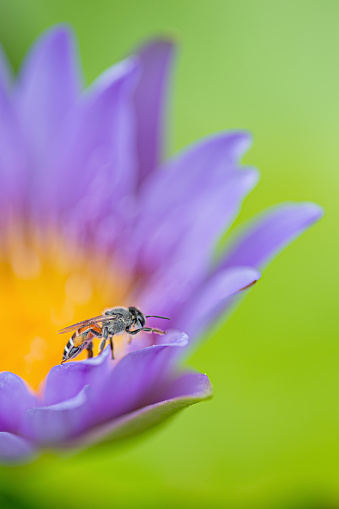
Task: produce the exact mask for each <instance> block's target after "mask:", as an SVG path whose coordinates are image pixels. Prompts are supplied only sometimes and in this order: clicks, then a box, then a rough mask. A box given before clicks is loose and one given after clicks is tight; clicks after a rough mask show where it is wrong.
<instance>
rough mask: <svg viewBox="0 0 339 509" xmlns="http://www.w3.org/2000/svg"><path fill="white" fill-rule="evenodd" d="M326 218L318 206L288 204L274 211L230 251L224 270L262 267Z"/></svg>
mask: <svg viewBox="0 0 339 509" xmlns="http://www.w3.org/2000/svg"><path fill="white" fill-rule="evenodd" d="M322 215H323V209H322V208H321V207H319V205H316V204H314V203H286V204H282V205H278V206H275V207H272V208H271V209H269V210H268V211H266V212H265V214H264V215H262V216H260V217H259V218H257V219H255V220H254V221H251V223H250V225H249V226H246V228H244V229H243V231H242V233H240V234H239V235H238V237H237V238H236V239H235V241H234V242H233V244H231V246H230V247H229V248H228V250H227V251H226V253H225V255H224V256H223V258H222V261H221V263H220V269H224V268H227V267H232V266H233V265H250V266H252V267H261V266H262V265H264V264H266V263H267V262H268V261H269V260H270V259H271V258H272V257H273V256H275V255H276V254H277V253H279V252H280V251H281V250H282V249H283V248H284V247H285V246H287V245H288V244H289V243H290V242H292V241H293V240H294V239H295V238H296V237H298V235H300V234H301V233H302V232H303V231H304V230H306V229H307V228H308V227H309V226H311V225H312V224H313V223H314V222H315V221H317V220H318V219H319V218H320V217H321V216H322Z"/></svg>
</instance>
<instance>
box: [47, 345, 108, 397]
mask: <svg viewBox="0 0 339 509" xmlns="http://www.w3.org/2000/svg"><path fill="white" fill-rule="evenodd" d="M110 357H111V354H110V350H109V349H108V348H106V349H105V351H104V352H103V353H102V354H101V355H98V356H97V357H94V358H93V359H88V360H84V361H81V362H78V361H75V362H67V363H66V364H62V365H59V366H54V368H52V369H51V371H50V372H49V373H48V375H47V378H46V381H45V384H44V388H43V390H42V394H43V403H44V406H49V405H55V404H57V403H61V402H62V401H65V400H68V399H72V398H74V397H75V396H77V394H78V393H79V392H80V391H81V390H82V389H83V388H84V387H85V386H86V385H90V386H91V387H95V388H97V387H98V386H99V385H100V384H101V383H102V381H103V380H104V378H105V376H106V375H107V373H108V371H109V369H110V361H111V359H110Z"/></svg>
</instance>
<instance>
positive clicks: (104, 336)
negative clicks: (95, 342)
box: [99, 327, 108, 354]
mask: <svg viewBox="0 0 339 509" xmlns="http://www.w3.org/2000/svg"><path fill="white" fill-rule="evenodd" d="M107 339H108V329H107V327H104V328H103V329H102V340H101V342H100V345H99V354H100V353H101V352H102V351H103V350H104V348H105V346H106V341H107Z"/></svg>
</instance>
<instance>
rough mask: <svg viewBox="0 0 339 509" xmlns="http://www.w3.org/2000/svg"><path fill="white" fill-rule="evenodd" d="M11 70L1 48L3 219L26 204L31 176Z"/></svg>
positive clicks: (0, 192)
mask: <svg viewBox="0 0 339 509" xmlns="http://www.w3.org/2000/svg"><path fill="white" fill-rule="evenodd" d="M9 74H10V71H9V69H8V66H7V62H6V58H5V55H4V54H3V53H2V49H1V47H0V181H1V186H0V213H1V214H0V221H1V223H2V227H3V229H4V230H5V229H6V228H7V227H8V225H6V219H9V217H10V216H11V214H15V213H18V212H19V208H20V207H22V208H23V207H24V200H25V197H24V195H25V190H26V188H27V178H28V164H29V161H28V151H27V149H26V143H25V141H24V138H23V133H22V130H21V127H20V123H19V121H18V118H17V113H16V111H15V109H14V107H13V101H12V98H11V96H10V90H9V89H10V77H9Z"/></svg>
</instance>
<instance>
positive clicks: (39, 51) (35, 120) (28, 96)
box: [16, 26, 81, 161]
mask: <svg viewBox="0 0 339 509" xmlns="http://www.w3.org/2000/svg"><path fill="white" fill-rule="evenodd" d="M78 60H79V59H78V56H77V54H76V51H75V48H74V40H73V34H72V32H71V30H70V28H68V27H65V26H58V27H57V28H52V29H50V30H48V31H47V32H45V33H44V34H43V35H42V37H41V38H39V39H38V41H37V42H36V43H35V44H34V46H33V48H32V49H31V51H30V53H29V54H28V56H27V57H26V59H25V61H24V64H23V67H22V69H21V70H20V73H19V78H18V81H17V86H16V104H17V106H18V108H19V111H20V116H21V119H22V124H23V127H24V130H25V133H26V136H27V137H28V139H29V140H30V143H31V148H32V149H33V150H34V152H35V156H36V160H37V161H41V160H42V158H43V156H44V155H45V153H46V151H48V150H49V149H50V145H51V143H52V142H53V139H54V137H55V136H56V134H57V131H58V129H60V128H61V126H62V123H63V120H64V119H65V116H66V114H67V113H68V112H69V110H70V108H71V107H72V106H73V105H74V103H75V100H76V98H77V96H78V94H79V92H80V90H81V78H80V73H79V69H78Z"/></svg>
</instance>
